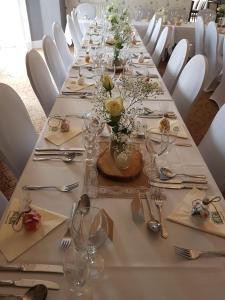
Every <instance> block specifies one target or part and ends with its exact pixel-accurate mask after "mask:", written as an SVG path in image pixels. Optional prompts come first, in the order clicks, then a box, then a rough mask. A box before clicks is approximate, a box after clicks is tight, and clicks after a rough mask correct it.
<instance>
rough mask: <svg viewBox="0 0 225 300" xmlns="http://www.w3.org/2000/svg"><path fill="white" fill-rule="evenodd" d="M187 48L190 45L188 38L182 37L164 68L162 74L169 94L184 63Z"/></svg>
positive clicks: (187, 52) (186, 57)
mask: <svg viewBox="0 0 225 300" xmlns="http://www.w3.org/2000/svg"><path fill="white" fill-rule="evenodd" d="M189 50H190V47H189V43H188V40H186V39H183V40H181V41H179V43H178V44H177V45H176V47H175V48H174V50H173V52H172V54H171V56H170V59H169V61H168V63H167V66H166V70H165V72H164V74H163V81H164V83H165V85H166V87H167V89H168V91H169V92H170V93H171V94H172V93H173V90H174V87H175V85H176V83H177V79H178V77H179V75H180V73H181V71H182V69H183V67H184V66H185V65H186V62H187V59H188V55H189Z"/></svg>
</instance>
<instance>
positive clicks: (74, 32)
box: [67, 15, 81, 56]
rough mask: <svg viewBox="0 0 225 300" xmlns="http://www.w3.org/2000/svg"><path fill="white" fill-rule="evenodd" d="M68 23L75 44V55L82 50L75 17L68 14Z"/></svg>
mask: <svg viewBox="0 0 225 300" xmlns="http://www.w3.org/2000/svg"><path fill="white" fill-rule="evenodd" d="M67 24H68V27H69V30H70V34H71V37H72V41H73V45H74V56H77V55H78V52H79V50H80V47H81V44H80V42H79V38H78V35H77V32H76V30H75V26H74V23H73V19H72V18H71V16H69V15H67Z"/></svg>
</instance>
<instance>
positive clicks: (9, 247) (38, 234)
mask: <svg viewBox="0 0 225 300" xmlns="http://www.w3.org/2000/svg"><path fill="white" fill-rule="evenodd" d="M20 207H21V201H19V199H15V198H14V199H11V201H10V206H9V209H8V210H7V212H6V214H5V215H4V217H3V222H2V224H1V229H0V251H1V252H2V253H3V255H4V256H5V258H6V259H7V261H12V260H14V259H15V258H17V257H18V256H19V255H21V254H22V253H24V252H25V251H26V250H28V249H29V248H30V247H32V246H33V245H35V244H36V243H37V242H38V241H40V240H42V239H43V238H44V237H45V236H46V235H47V234H49V232H51V231H52V230H53V229H55V228H56V227H57V226H59V225H60V224H62V223H63V222H64V221H65V220H66V219H67V217H65V216H63V215H61V214H57V213H54V212H52V211H49V210H46V209H43V208H41V207H38V206H35V205H33V204H32V205H31V208H32V209H33V210H35V211H36V212H37V213H38V214H40V215H41V222H40V224H39V227H38V229H37V230H36V231H33V232H30V231H27V230H25V228H22V230H20V231H19V232H16V231H15V230H14V229H13V227H12V223H13V222H14V221H15V218H17V217H18V212H19V211H20Z"/></svg>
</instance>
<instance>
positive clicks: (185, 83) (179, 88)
mask: <svg viewBox="0 0 225 300" xmlns="http://www.w3.org/2000/svg"><path fill="white" fill-rule="evenodd" d="M206 72H207V61H206V59H205V57H204V56H203V55H201V54H198V55H195V56H194V57H192V59H191V60H190V61H189V62H188V63H187V64H186V66H185V67H184V69H183V71H182V72H181V74H180V77H179V79H178V81H177V85H176V87H175V90H174V92H173V95H172V96H173V99H174V101H175V104H176V106H177V108H178V110H179V112H180V114H181V116H182V118H183V119H184V121H185V120H186V118H187V115H188V111H189V109H190V107H191V105H192V103H193V102H194V101H195V99H197V97H198V96H199V94H200V92H201V90H202V86H203V84H204V80H205V74H206Z"/></svg>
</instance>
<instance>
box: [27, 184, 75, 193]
mask: <svg viewBox="0 0 225 300" xmlns="http://www.w3.org/2000/svg"><path fill="white" fill-rule="evenodd" d="M78 186H79V182H74V183H72V184H67V185H62V186H54V185H24V186H23V190H31V191H37V190H44V189H55V190H57V191H59V192H70V191H72V190H73V189H75V188H77V187H78Z"/></svg>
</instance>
